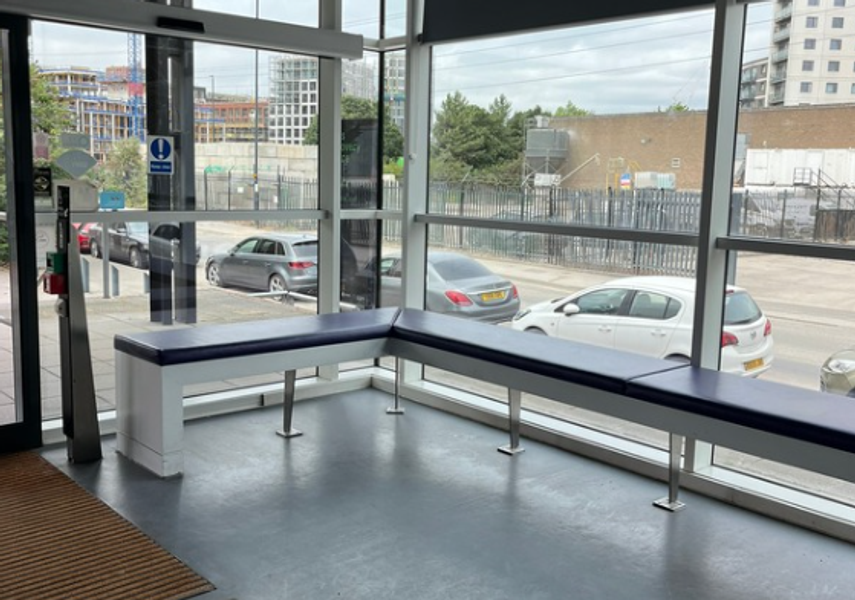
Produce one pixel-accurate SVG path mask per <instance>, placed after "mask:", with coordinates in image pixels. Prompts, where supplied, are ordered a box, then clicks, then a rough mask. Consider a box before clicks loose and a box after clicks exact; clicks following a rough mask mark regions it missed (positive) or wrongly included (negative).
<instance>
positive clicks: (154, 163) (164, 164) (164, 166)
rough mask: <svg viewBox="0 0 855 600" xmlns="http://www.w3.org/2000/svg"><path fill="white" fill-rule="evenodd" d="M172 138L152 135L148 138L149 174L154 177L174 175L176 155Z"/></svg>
mask: <svg viewBox="0 0 855 600" xmlns="http://www.w3.org/2000/svg"><path fill="white" fill-rule="evenodd" d="M172 144H173V141H172V136H168V135H150V136H148V137H146V145H147V146H148V172H149V173H150V174H152V175H172V174H173V172H174V168H173V167H174V164H175V163H174V158H175V154H174V153H173V152H172V148H173V145H172Z"/></svg>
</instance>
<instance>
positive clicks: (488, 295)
mask: <svg viewBox="0 0 855 600" xmlns="http://www.w3.org/2000/svg"><path fill="white" fill-rule="evenodd" d="M504 299H505V292H485V293H483V294H481V300H483V301H484V302H489V301H490V300H504Z"/></svg>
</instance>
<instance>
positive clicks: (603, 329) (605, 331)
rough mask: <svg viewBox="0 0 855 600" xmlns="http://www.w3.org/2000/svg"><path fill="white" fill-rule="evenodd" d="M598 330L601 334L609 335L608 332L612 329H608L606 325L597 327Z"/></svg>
mask: <svg viewBox="0 0 855 600" xmlns="http://www.w3.org/2000/svg"><path fill="white" fill-rule="evenodd" d="M598 329H599V330H600V331H602V332H603V333H609V332H610V331H611V330H612V328H611V327H609V326H608V325H600V326H599V327H598Z"/></svg>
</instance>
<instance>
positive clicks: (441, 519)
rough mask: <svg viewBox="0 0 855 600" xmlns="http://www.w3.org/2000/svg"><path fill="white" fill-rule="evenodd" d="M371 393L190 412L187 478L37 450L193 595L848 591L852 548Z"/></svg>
mask: <svg viewBox="0 0 855 600" xmlns="http://www.w3.org/2000/svg"><path fill="white" fill-rule="evenodd" d="M389 403H390V398H389V396H388V395H387V394H385V393H383V392H380V391H376V390H364V391H359V392H351V393H347V394H339V395H334V396H328V397H326V398H321V399H315V400H307V401H304V402H300V403H298V404H297V406H296V408H295V426H296V427H297V428H298V429H301V430H302V431H303V432H304V435H303V436H302V437H298V438H294V439H290V440H284V439H282V438H280V437H278V436H276V435H275V433H274V431H275V429H276V428H277V427H278V426H279V425H280V421H281V410H280V409H279V408H276V407H273V408H265V409H259V410H255V411H250V412H244V413H239V414H232V415H228V416H222V417H212V418H208V419H204V420H198V421H193V422H190V423H188V424H187V427H186V437H185V441H186V453H185V474H184V476H183V477H180V478H175V479H171V480H160V479H158V478H156V477H155V476H153V475H150V474H148V473H147V472H146V471H144V470H142V469H140V468H139V467H137V466H136V465H134V464H131V463H130V462H128V461H127V460H126V459H124V458H123V457H121V456H119V455H117V454H116V453H115V445H114V440H113V438H111V437H107V438H105V440H104V455H105V456H104V459H103V460H102V461H101V462H99V463H96V464H90V465H70V464H68V463H67V461H66V458H65V448H64V447H51V448H45V449H44V450H43V452H42V453H43V455H44V456H45V457H46V458H47V459H48V460H50V461H51V462H53V463H54V464H56V465H58V466H59V467H60V468H61V469H62V470H64V471H65V472H66V473H68V474H70V475H71V476H72V477H73V478H74V479H76V480H77V481H78V482H79V483H80V484H81V485H82V486H84V487H85V488H87V489H89V490H90V491H92V492H93V493H94V494H96V495H97V496H99V497H100V498H101V499H103V500H104V501H105V502H106V503H107V504H109V505H110V506H112V507H113V508H114V509H115V510H117V511H118V512H119V513H121V514H122V515H124V516H125V517H126V518H127V519H128V520H130V521H131V522H133V523H134V524H136V525H137V526H139V527H140V528H141V529H142V530H144V531H145V532H146V533H147V534H148V535H149V536H150V537H152V538H153V539H154V540H155V541H156V542H158V543H160V544H161V545H162V546H164V547H165V548H166V549H167V550H169V551H170V552H172V553H173V554H174V555H176V556H177V557H178V558H179V559H181V560H182V561H184V562H185V563H186V564H187V565H188V566H190V567H191V568H193V569H194V570H195V571H196V572H198V573H199V574H200V575H202V576H204V577H206V578H207V579H209V580H210V581H211V582H212V583H213V584H214V585H215V586H217V590H216V591H214V592H211V593H208V594H205V595H203V596H200V597H199V598H200V600H228V599H234V600H273V599H276V600H278V599H283V600H284V599H301V600H305V599H308V600H316V599H317V600H325V599H352V600H357V599H358V600H363V599H364V600H381V599H395V600H435V599H440V600H453V599H461V600H504V599H530V600H540V599H565V598H566V599H596V600H600V599H609V600H611V599H614V600H623V599H626V600H629V599H632V600H636V599H646V598H651V599H678V600H682V599H686V600H723V599H736V598H739V599H743V598H744V599H751V600H762V599H769V600H785V599H808V598H835V599H837V598H839V599H841V600H843V599H851V598H855V546H853V545H850V544H847V543H844V542H841V541H837V540H834V539H831V538H828V537H824V536H822V535H819V534H814V533H811V532H809V531H806V530H803V529H799V528H796V527H792V526H789V525H786V524H783V523H780V522H777V521H774V520H771V519H768V518H765V517H762V516H758V515H756V514H753V513H750V512H746V511H743V510H741V509H737V508H734V507H731V506H729V505H726V504H722V503H720V502H717V501H713V500H710V499H707V498H704V497H701V496H698V495H695V494H690V493H685V492H684V493H683V499H684V500H685V501H686V502H687V504H688V507H687V508H686V509H685V510H684V511H682V512H679V513H676V514H670V513H667V512H665V511H662V510H659V509H656V508H654V507H652V506H651V501H652V500H653V499H655V498H658V497H661V496H662V495H663V494H664V493H665V492H666V489H665V486H664V484H662V483H661V482H657V481H652V480H648V479H645V478H643V477H640V476H637V475H634V474H632V473H628V472H624V471H621V470H619V469H615V468H612V467H609V466H605V465H603V464H600V463H597V462H594V461H591V460H588V459H585V458H581V457H578V456H575V455H573V454H569V453H567V452H564V451H562V450H558V449H555V448H551V447H549V446H545V445H543V444H538V443H534V442H531V441H528V440H523V443H524V446H525V447H526V452H525V453H523V454H520V455H518V456H515V457H508V456H505V455H503V454H500V453H498V452H497V451H496V447H497V446H499V445H501V444H504V443H506V441H507V439H506V434H505V433H503V432H501V431H498V430H494V429H490V428H488V427H486V426H483V425H480V424H477V423H473V422H470V421H467V420H464V419H460V418H458V417H454V416H451V415H448V414H444V413H442V412H439V411H436V410H432V409H430V408H426V407H423V406H418V405H413V404H409V403H408V404H407V405H406V406H407V412H406V414H405V415H403V416H390V415H387V414H386V413H385V408H386V407H387V406H388V405H389Z"/></svg>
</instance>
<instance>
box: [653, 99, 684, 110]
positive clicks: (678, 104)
mask: <svg viewBox="0 0 855 600" xmlns="http://www.w3.org/2000/svg"><path fill="white" fill-rule="evenodd" d="M657 110H658V111H659V112H666V113H670V112H688V111H689V110H691V109H690V108H689V105H688V104H685V103H683V102H680V101H679V100H675V101H674V102H672V103H671V104H670V105H669V106H668V107H667V108H666V109H665V110H664V111H663V110H662V109H661V108H658V109H657Z"/></svg>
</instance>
